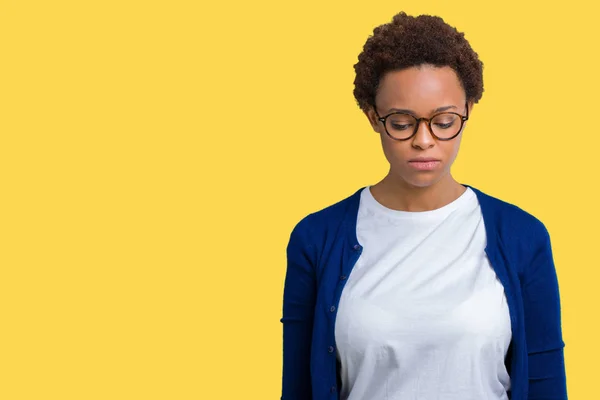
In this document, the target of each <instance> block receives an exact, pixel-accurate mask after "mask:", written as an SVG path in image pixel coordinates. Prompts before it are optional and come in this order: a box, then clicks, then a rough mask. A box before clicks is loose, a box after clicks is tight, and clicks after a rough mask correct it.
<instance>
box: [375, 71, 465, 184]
mask: <svg viewBox="0 0 600 400" xmlns="http://www.w3.org/2000/svg"><path fill="white" fill-rule="evenodd" d="M465 103H466V97H465V91H464V90H463V88H462V86H461V84H460V81H459V79H458V76H457V75H456V73H455V72H454V70H453V69H452V68H450V67H440V68H437V67H434V66H428V65H422V66H419V67H411V68H406V69H403V70H399V71H391V72H388V73H386V74H385V75H384V76H383V77H382V79H381V80H380V83H379V88H378V92H377V95H376V98H375V104H376V107H377V112H378V113H379V116H381V117H385V116H386V115H388V114H390V113H391V112H393V111H394V110H391V109H393V108H396V109H403V110H408V111H407V112H409V113H410V114H412V115H413V116H415V117H416V118H420V117H425V118H430V117H431V116H433V115H434V114H436V113H439V112H441V111H439V110H440V109H442V108H443V111H449V112H455V113H458V114H460V115H466V109H465ZM471 107H472V104H470V105H469V116H470V115H471ZM366 114H367V117H368V118H369V122H370V123H371V126H372V127H373V129H374V130H375V131H376V132H378V133H379V135H380V137H381V144H382V146H383V152H384V154H385V156H386V158H387V160H388V162H389V163H390V173H389V177H390V178H392V179H394V180H395V181H397V182H398V183H400V184H404V185H408V186H411V187H426V186H431V185H433V184H435V183H437V182H439V181H442V180H444V179H452V178H451V177H450V167H451V166H452V163H453V162H454V160H455V159H456V156H457V154H458V149H459V147H460V141H461V138H462V131H464V129H465V126H466V124H467V122H465V125H464V126H463V129H462V131H461V133H460V134H459V135H458V136H457V137H455V138H454V139H452V140H449V141H441V140H437V139H436V138H435V137H434V136H433V135H431V132H430V131H429V127H428V125H427V123H426V122H425V121H421V123H420V124H419V128H418V130H417V133H416V134H415V135H414V136H413V137H412V138H410V139H408V140H404V141H397V140H394V139H392V138H391V137H389V136H388V135H387V133H386V131H385V127H384V125H383V123H382V122H380V121H378V120H377V115H376V114H375V111H374V110H373V109H370V110H369V111H367V112H366ZM417 157H427V158H433V159H436V160H438V161H437V162H434V163H428V164H424V163H418V162H414V161H411V160H413V159H415V158H417Z"/></svg>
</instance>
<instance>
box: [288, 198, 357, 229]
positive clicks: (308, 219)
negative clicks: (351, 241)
mask: <svg viewBox="0 0 600 400" xmlns="http://www.w3.org/2000/svg"><path fill="white" fill-rule="evenodd" d="M362 189H364V188H360V189H358V190H356V191H355V192H354V193H352V194H349V195H347V196H346V197H344V198H342V199H341V200H339V201H337V202H335V203H333V204H330V205H328V206H326V207H323V208H321V209H318V210H315V211H312V212H310V213H309V214H308V215H306V216H305V217H303V218H302V219H301V220H300V221H299V222H297V223H296V225H295V226H294V229H293V233H294V232H296V233H298V234H300V233H309V234H317V233H318V232H323V231H327V230H330V229H335V227H337V226H339V225H340V224H343V223H348V222H351V221H352V218H356V213H357V212H358V205H359V203H360V192H361V191H362Z"/></svg>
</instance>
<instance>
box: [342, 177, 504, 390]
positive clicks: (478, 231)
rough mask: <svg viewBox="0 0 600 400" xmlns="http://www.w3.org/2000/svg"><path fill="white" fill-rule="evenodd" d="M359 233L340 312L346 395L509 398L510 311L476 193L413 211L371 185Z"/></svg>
mask: <svg viewBox="0 0 600 400" xmlns="http://www.w3.org/2000/svg"><path fill="white" fill-rule="evenodd" d="M357 237H358V241H359V243H361V245H363V252H362V254H361V256H360V258H359V259H358V261H357V263H356V265H355V266H354V268H353V270H352V272H351V274H350V276H349V277H348V281H347V282H346V285H345V287H344V289H343V291H342V295H341V299H340V303H339V307H338V313H337V317H336V327H335V340H336V343H337V356H338V359H339V360H340V361H341V377H342V387H341V392H340V396H341V397H340V398H341V399H342V400H506V399H508V396H507V393H506V391H507V390H509V389H510V377H509V375H508V373H507V370H506V368H505V365H504V358H505V356H506V353H507V351H508V346H509V344H510V341H511V325H510V314H509V311H508V306H507V303H506V297H505V294H504V287H503V286H502V284H501V283H500V281H499V280H498V279H497V277H496V274H495V272H494V270H493V269H492V267H491V265H490V264H489V261H488V259H487V256H486V255H485V252H484V249H485V245H486V233H485V227H484V223H483V217H482V214H481V210H480V208H479V203H478V200H477V196H476V194H475V193H474V192H473V191H472V190H471V189H470V188H467V190H466V191H465V192H464V193H463V194H462V195H461V196H460V197H459V198H457V199H456V200H454V201H453V202H451V203H449V204H447V205H445V206H443V207H441V208H438V209H435V210H431V211H423V212H409V211H397V210H392V209H389V208H387V207H385V206H383V205H382V204H380V203H379V202H377V200H375V198H374V197H373V195H372V194H371V191H370V187H367V188H365V189H364V190H363V191H362V192H361V199H360V207H359V213H358V221H357Z"/></svg>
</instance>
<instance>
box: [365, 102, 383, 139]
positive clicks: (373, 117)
mask: <svg viewBox="0 0 600 400" xmlns="http://www.w3.org/2000/svg"><path fill="white" fill-rule="evenodd" d="M364 113H365V115H366V116H367V119H368V120H369V125H371V128H373V130H374V131H375V132H377V133H381V132H380V131H379V129H380V127H381V122H380V121H379V120H378V119H377V114H375V110H374V109H373V107H372V106H371V107H369V108H368V109H367V110H366V111H364Z"/></svg>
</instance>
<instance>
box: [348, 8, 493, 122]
mask: <svg viewBox="0 0 600 400" xmlns="http://www.w3.org/2000/svg"><path fill="white" fill-rule="evenodd" d="M422 64H430V65H434V66H437V67H443V66H448V67H451V68H453V69H454V71H455V72H456V74H457V75H458V78H459V80H460V82H461V84H462V87H463V89H464V90H465V93H466V96H467V101H472V102H474V103H477V102H478V101H479V99H481V96H482V94H483V63H482V62H481V61H480V60H479V57H478V55H477V53H476V52H475V51H473V49H472V48H471V45H470V44H469V42H468V41H467V40H466V39H465V37H464V33H461V32H458V31H457V30H456V28H454V27H452V26H450V25H448V24H447V23H446V22H444V20H443V19H442V18H440V17H437V16H431V15H419V16H417V17H412V16H409V15H407V14H406V13H405V12H400V13H398V14H396V15H395V16H394V17H393V19H392V21H391V22H389V23H387V24H383V25H380V26H378V27H376V28H375V29H374V30H373V35H371V36H369V38H368V39H367V42H366V43H365V45H364V47H363V51H362V52H361V53H360V55H359V56H358V62H357V63H356V64H354V70H355V72H356V78H355V79H354V97H355V98H356V102H357V103H358V106H359V107H360V108H361V109H362V110H363V111H364V112H366V111H367V110H368V109H369V108H371V107H374V105H375V95H376V93H377V87H378V85H379V80H380V78H381V77H382V76H383V75H384V74H385V73H386V72H388V71H393V70H400V69H404V68H409V67H414V66H419V65H422Z"/></svg>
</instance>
